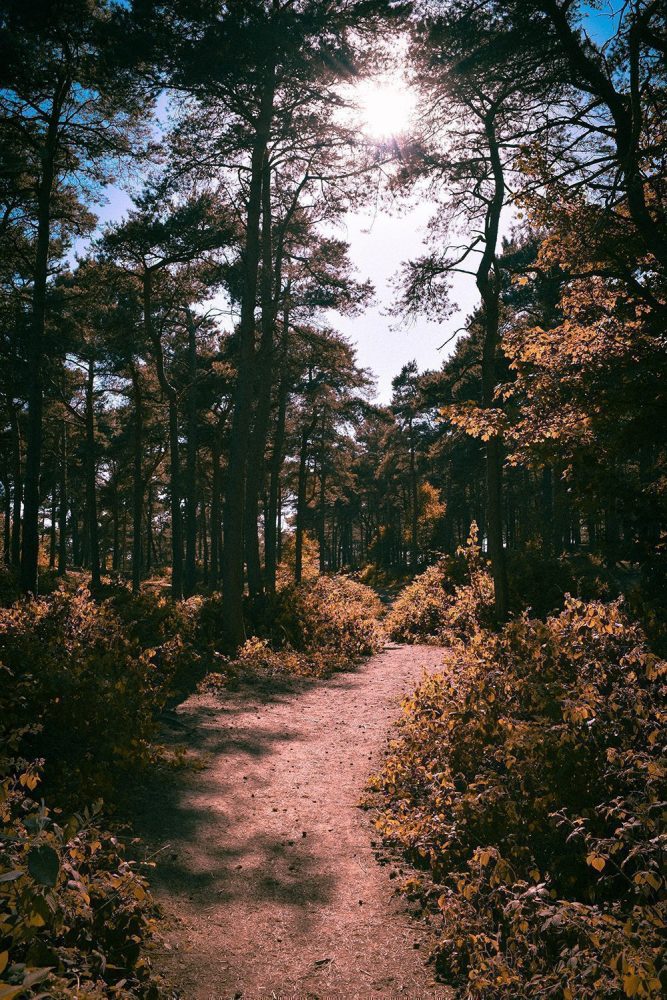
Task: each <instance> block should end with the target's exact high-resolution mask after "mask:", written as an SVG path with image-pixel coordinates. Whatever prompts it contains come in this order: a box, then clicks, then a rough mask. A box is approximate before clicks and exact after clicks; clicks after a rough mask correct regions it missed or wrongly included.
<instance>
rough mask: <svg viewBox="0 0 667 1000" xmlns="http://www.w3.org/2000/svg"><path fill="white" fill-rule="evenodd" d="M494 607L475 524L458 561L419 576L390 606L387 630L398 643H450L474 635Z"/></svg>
mask: <svg viewBox="0 0 667 1000" xmlns="http://www.w3.org/2000/svg"><path fill="white" fill-rule="evenodd" d="M492 607H493V582H492V580H491V577H490V575H489V573H488V571H487V569H486V568H485V566H484V564H483V561H482V558H481V553H480V549H479V545H478V532H477V525H475V524H474V523H473V524H472V525H471V528H470V537H469V538H468V542H467V544H466V545H465V546H464V547H462V548H461V549H460V550H459V553H458V559H457V560H453V559H442V560H440V561H439V562H438V563H436V564H435V565H434V566H429V567H428V569H426V570H425V571H424V572H423V573H420V574H419V576H417V577H415V578H414V580H412V582H411V583H409V584H408V585H407V586H406V587H405V588H404V590H403V591H401V593H400V594H399V595H398V597H397V598H396V600H395V601H394V603H393V604H392V606H391V609H390V611H389V613H388V615H387V617H386V620H385V628H386V630H387V633H388V634H389V636H390V637H391V638H392V639H394V640H395V641H397V642H431V643H435V644H436V645H439V644H447V643H449V642H451V641H452V640H453V639H456V638H466V637H467V636H469V635H472V634H473V633H474V632H475V631H476V630H477V629H478V628H479V627H480V625H482V624H484V623H486V622H487V621H488V620H490V616H491V611H492Z"/></svg>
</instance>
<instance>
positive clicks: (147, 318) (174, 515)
mask: <svg viewBox="0 0 667 1000" xmlns="http://www.w3.org/2000/svg"><path fill="white" fill-rule="evenodd" d="M143 311H144V330H145V332H146V337H147V340H148V341H149V342H150V343H151V344H152V345H153V350H154V352H155V365H156V368H157V377H158V382H159V383H160V388H161V389H162V392H163V393H164V395H165V396H166V398H167V404H168V409H169V490H170V493H171V503H170V509H171V596H172V597H173V598H174V599H175V600H177V601H180V600H181V598H182V597H183V520H182V516H181V465H180V454H179V441H178V396H177V394H176V390H175V389H174V387H173V385H172V384H171V383H170V381H169V379H168V378H167V373H166V371H165V367H164V353H163V351H162V340H161V338H160V334H159V333H158V332H156V331H155V330H154V328H153V314H152V273H151V271H150V270H146V271H145V272H144V278H143Z"/></svg>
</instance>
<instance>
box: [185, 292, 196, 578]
mask: <svg viewBox="0 0 667 1000" xmlns="http://www.w3.org/2000/svg"><path fill="white" fill-rule="evenodd" d="M186 324H187V330H188V375H189V386H188V428H187V438H188V446H187V452H186V477H185V478H186V483H187V488H186V495H185V575H184V579H183V592H184V594H185V596H186V597H190V596H191V595H192V594H194V592H195V586H196V583H197V554H196V547H197V327H196V326H195V322H194V318H193V316H192V313H191V312H190V310H189V309H186Z"/></svg>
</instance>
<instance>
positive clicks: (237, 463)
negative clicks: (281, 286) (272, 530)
mask: <svg viewBox="0 0 667 1000" xmlns="http://www.w3.org/2000/svg"><path fill="white" fill-rule="evenodd" d="M274 89H275V73H274V68H273V66H271V67H269V69H268V71H267V79H266V81H265V84H264V87H263V92H262V97H261V107H260V111H259V117H258V121H257V126H256V131H255V140H254V144H253V149H252V157H251V167H250V186H249V192H248V207H247V215H246V236H245V247H244V254H243V258H244V260H243V262H244V269H245V281H244V288H243V295H242V301H241V319H240V323H239V360H238V373H237V380H236V392H235V395H234V409H233V414H232V426H231V435H230V446H229V465H228V471H227V489H226V495H225V506H224V518H223V535H224V562H223V574H222V582H223V587H222V592H223V609H222V619H223V630H224V633H225V638H226V641H227V643H228V644H229V646H230V647H231V648H238V646H240V645H241V644H242V643H243V641H244V639H245V624H244V620H243V575H244V574H243V555H244V541H243V528H244V497H245V477H246V460H247V454H248V440H249V434H250V423H251V419H252V403H253V367H254V355H255V305H256V300H257V276H258V270H259V259H260V240H259V223H260V215H261V207H262V176H263V173H264V162H265V159H266V156H267V146H268V140H269V134H270V129H271V122H272V119H273V101H274Z"/></svg>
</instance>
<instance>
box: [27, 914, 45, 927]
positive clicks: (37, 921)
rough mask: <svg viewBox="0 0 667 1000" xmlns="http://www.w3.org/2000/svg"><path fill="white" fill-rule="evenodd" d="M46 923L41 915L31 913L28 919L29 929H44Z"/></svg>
mask: <svg viewBox="0 0 667 1000" xmlns="http://www.w3.org/2000/svg"><path fill="white" fill-rule="evenodd" d="M45 923H46V921H45V920H44V917H43V916H42V915H41V913H34V912H33V913H31V914H30V917H29V919H28V927H43V926H44V924H45Z"/></svg>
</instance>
